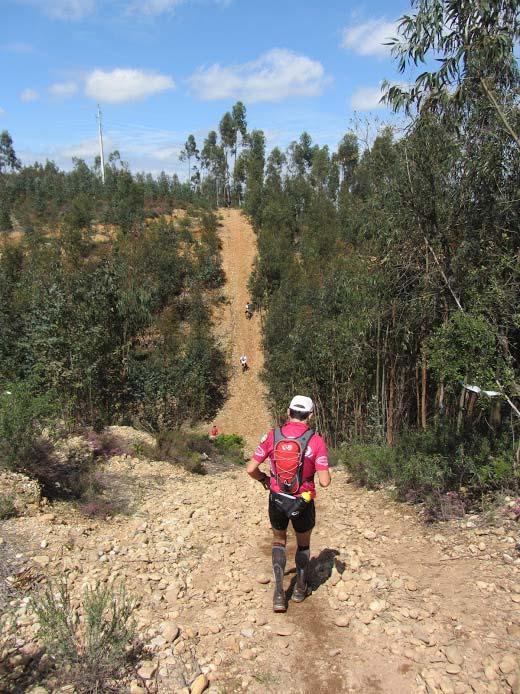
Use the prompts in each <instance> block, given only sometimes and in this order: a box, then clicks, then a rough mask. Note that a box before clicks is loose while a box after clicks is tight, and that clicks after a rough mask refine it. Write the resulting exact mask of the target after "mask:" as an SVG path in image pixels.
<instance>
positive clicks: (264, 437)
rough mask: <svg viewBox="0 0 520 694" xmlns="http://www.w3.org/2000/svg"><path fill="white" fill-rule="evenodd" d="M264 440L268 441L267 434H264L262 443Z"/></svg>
mask: <svg viewBox="0 0 520 694" xmlns="http://www.w3.org/2000/svg"><path fill="white" fill-rule="evenodd" d="M264 441H267V434H264V435H263V436H262V438H261V439H260V443H263V442H264Z"/></svg>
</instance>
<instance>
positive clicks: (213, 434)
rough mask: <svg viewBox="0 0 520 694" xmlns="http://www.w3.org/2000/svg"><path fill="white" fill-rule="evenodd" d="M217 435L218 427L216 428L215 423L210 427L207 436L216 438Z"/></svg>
mask: <svg viewBox="0 0 520 694" xmlns="http://www.w3.org/2000/svg"><path fill="white" fill-rule="evenodd" d="M217 436H218V429H217V425H216V424H214V425H213V426H212V427H211V430H210V432H209V438H210V439H216V438H217Z"/></svg>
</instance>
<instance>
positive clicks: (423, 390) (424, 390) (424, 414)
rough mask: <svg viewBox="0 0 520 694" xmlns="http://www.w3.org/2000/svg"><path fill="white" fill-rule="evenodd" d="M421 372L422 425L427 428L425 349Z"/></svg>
mask: <svg viewBox="0 0 520 694" xmlns="http://www.w3.org/2000/svg"><path fill="white" fill-rule="evenodd" d="M421 372H422V374H421V375H422V378H421V386H422V393H421V395H422V398H421V426H422V428H423V429H426V420H427V415H428V413H427V410H426V408H427V402H428V401H427V388H428V384H427V378H426V376H427V374H426V354H425V353H424V351H423V358H422V367H421Z"/></svg>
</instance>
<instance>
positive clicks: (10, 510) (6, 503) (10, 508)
mask: <svg viewBox="0 0 520 694" xmlns="http://www.w3.org/2000/svg"><path fill="white" fill-rule="evenodd" d="M17 515H18V509H17V508H16V506H15V503H14V500H13V498H12V496H9V495H8V494H0V520H7V519H8V518H15V517H16V516H17Z"/></svg>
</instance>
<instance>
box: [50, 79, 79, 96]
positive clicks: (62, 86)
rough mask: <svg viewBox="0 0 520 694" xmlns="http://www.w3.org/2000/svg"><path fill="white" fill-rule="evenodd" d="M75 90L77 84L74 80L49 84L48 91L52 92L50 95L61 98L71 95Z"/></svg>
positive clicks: (76, 89)
mask: <svg viewBox="0 0 520 694" xmlns="http://www.w3.org/2000/svg"><path fill="white" fill-rule="evenodd" d="M77 91H78V85H77V84H76V82H57V83H56V84H51V86H50V87H49V93H50V94H52V96H58V97H63V98H66V97H68V96H73V95H74V94H75V93H76V92H77Z"/></svg>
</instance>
